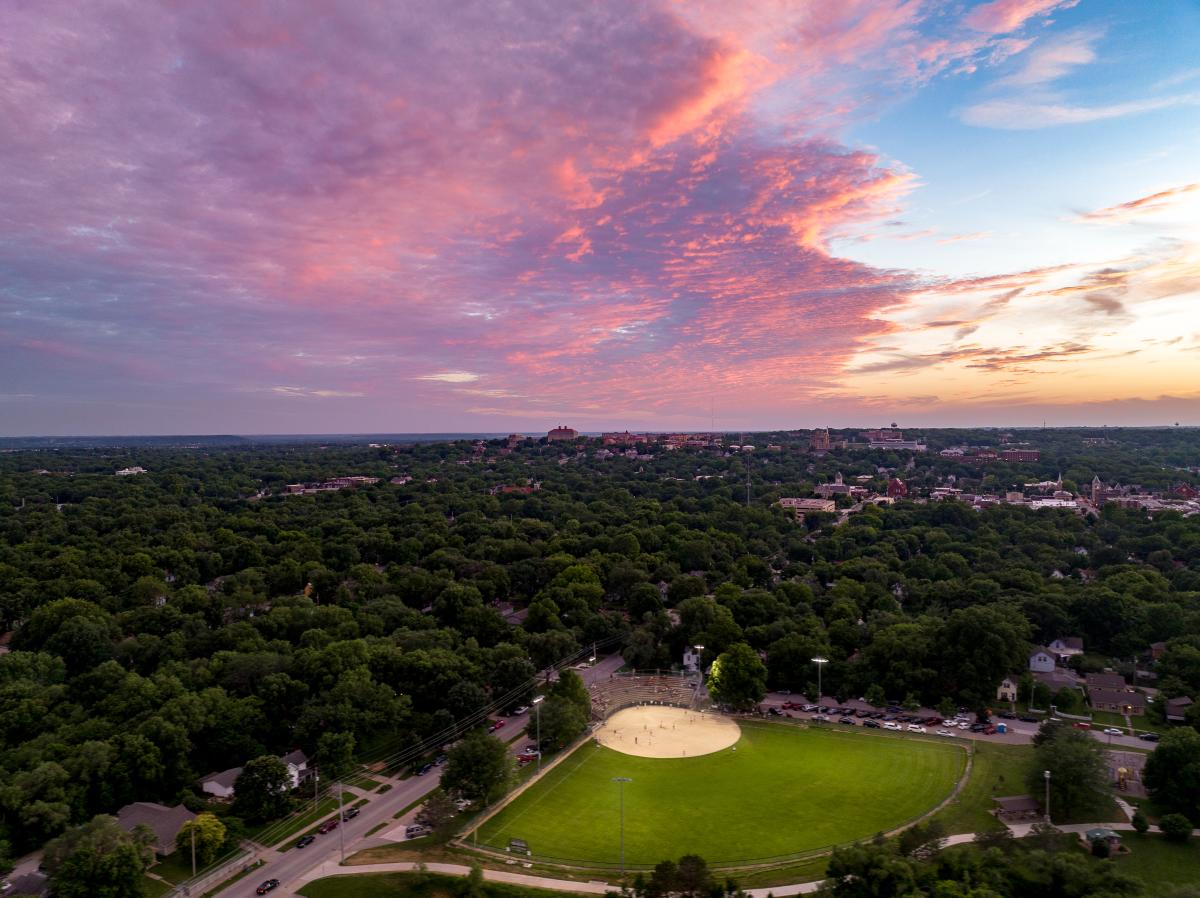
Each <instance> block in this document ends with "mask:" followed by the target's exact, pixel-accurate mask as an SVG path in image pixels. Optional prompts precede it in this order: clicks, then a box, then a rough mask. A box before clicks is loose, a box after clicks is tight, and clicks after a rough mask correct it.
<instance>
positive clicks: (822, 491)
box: [813, 471, 850, 499]
mask: <svg viewBox="0 0 1200 898" xmlns="http://www.w3.org/2000/svg"><path fill="white" fill-rule="evenodd" d="M813 492H814V493H816V494H817V495H818V496H821V497H822V498H825V499H828V498H829V497H830V496H845V495H849V493H850V487H849V486H847V485H846V484H845V483H843V482H842V472H841V471H838V472H837V475H836V476H835V477H834V478H833V483H818V484H817V486H816V488H815V489H814V490H813Z"/></svg>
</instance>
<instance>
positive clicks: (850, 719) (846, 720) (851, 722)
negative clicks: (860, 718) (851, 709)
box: [838, 717, 854, 726]
mask: <svg viewBox="0 0 1200 898" xmlns="http://www.w3.org/2000/svg"><path fill="white" fill-rule="evenodd" d="M838 723H845V724H849V725H850V726H854V718H853V717H843V718H842V719H841V720H839V721H838Z"/></svg>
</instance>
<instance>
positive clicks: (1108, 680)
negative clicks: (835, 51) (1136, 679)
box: [1087, 673, 1126, 689]
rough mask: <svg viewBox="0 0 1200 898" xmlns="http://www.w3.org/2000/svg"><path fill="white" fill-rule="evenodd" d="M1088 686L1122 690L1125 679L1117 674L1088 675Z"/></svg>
mask: <svg viewBox="0 0 1200 898" xmlns="http://www.w3.org/2000/svg"><path fill="white" fill-rule="evenodd" d="M1087 684H1088V686H1102V687H1104V688H1105V689H1124V688H1126V687H1125V678H1124V677H1123V676H1121V675H1120V674H1119V673H1090V674H1088V675H1087Z"/></svg>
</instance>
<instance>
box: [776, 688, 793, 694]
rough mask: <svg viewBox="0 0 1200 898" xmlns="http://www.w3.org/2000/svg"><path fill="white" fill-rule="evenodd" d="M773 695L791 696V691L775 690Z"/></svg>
mask: <svg viewBox="0 0 1200 898" xmlns="http://www.w3.org/2000/svg"><path fill="white" fill-rule="evenodd" d="M775 694H776V695H791V694H792V690H790V689H776V690H775Z"/></svg>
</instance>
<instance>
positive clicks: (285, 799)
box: [233, 755, 292, 821]
mask: <svg viewBox="0 0 1200 898" xmlns="http://www.w3.org/2000/svg"><path fill="white" fill-rule="evenodd" d="M291 785H292V781H291V775H290V774H289V773H288V769H287V765H286V764H284V763H283V761H281V760H279V758H277V757H275V756H274V755H261V756H260V757H257V758H254V759H253V760H251V761H247V762H246V766H245V767H243V768H242V772H241V773H240V774H238V778H237V779H236V780H235V781H234V784H233V795H234V798H233V809H234V812H235V813H236V814H238V815H240V816H242V817H245V818H246V819H247V820H252V821H262V820H273V819H275V818H276V817H281V816H283V815H284V814H286V813H287V812H288V811H289V810H290V809H291V805H292V800H291V798H290V797H289V796H288V789H289V788H290V787H291Z"/></svg>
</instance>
